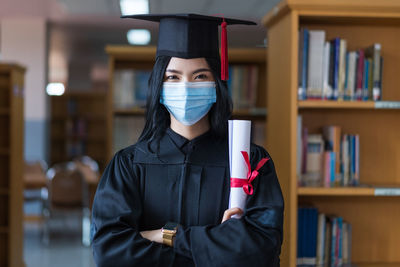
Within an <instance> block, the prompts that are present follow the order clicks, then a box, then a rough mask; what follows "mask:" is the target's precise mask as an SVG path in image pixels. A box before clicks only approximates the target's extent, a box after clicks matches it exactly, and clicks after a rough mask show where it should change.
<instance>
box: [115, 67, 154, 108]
mask: <svg viewBox="0 0 400 267" xmlns="http://www.w3.org/2000/svg"><path fill="white" fill-rule="evenodd" d="M150 73H151V71H146V70H134V69H123V70H116V71H115V72H114V80H113V83H114V97H113V104H114V107H115V108H131V107H141V106H144V105H145V104H146V97H147V88H148V81H149V78H150Z"/></svg>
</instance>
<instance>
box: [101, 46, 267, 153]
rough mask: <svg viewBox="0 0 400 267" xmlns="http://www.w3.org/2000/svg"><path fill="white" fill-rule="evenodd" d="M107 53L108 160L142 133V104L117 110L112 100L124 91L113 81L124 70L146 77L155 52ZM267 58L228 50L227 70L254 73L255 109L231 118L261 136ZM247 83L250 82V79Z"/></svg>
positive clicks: (110, 49)
mask: <svg viewBox="0 0 400 267" xmlns="http://www.w3.org/2000/svg"><path fill="white" fill-rule="evenodd" d="M106 52H107V54H108V55H109V68H110V85H109V90H108V96H107V101H108V102H107V136H108V137H107V155H108V156H109V158H111V157H112V155H113V154H114V153H115V152H116V151H117V150H118V149H121V148H123V147H126V146H128V145H130V144H133V143H134V142H136V140H137V138H138V137H139V135H140V133H141V131H142V130H143V126H144V112H145V110H144V108H143V104H142V105H139V106H138V105H135V104H134V102H133V104H132V105H127V106H125V107H124V106H123V105H122V107H121V106H119V107H118V105H116V104H115V98H116V97H117V98H118V94H119V92H118V90H121V88H122V87H123V86H121V84H120V83H119V82H117V81H116V79H117V78H116V76H117V74H118V72H119V73H121V72H123V71H126V70H128V71H132V72H135V71H136V72H143V71H147V72H148V73H149V72H150V71H151V70H152V67H153V65H154V60H155V54H156V48H155V47H134V46H107V48H106ZM266 57H267V56H266V50H265V49H263V48H257V49H238V48H232V49H229V64H230V66H233V68H235V67H239V68H240V67H241V68H242V69H247V68H253V69H255V70H256V73H255V77H256V85H255V87H254V88H255V90H254V93H255V98H254V99H255V102H254V103H255V105H253V106H252V107H246V108H241V109H234V114H233V115H234V118H237V119H239V118H240V119H251V120H252V121H253V124H254V125H257V126H255V127H257V129H255V130H258V131H261V132H262V133H261V135H262V134H263V132H264V129H265V123H266V108H265V98H266V89H265V88H266V76H265V73H266V65H265V60H266ZM245 71H246V70H245ZM239 72H240V70H239ZM253 74H254V73H253ZM118 75H120V74H118ZM122 75H123V74H122ZM246 75H247V74H246ZM236 77H237V76H236ZM231 79H232V77H231ZM246 79H249V77H247V78H246ZM141 84H143V83H141ZM122 90H123V89H122ZM126 90H127V91H128V93H127V95H129V94H130V93H129V91H130V90H135V88H134V85H133V86H131V87H130V86H127V89H126ZM243 90H247V88H246V86H243ZM122 102H124V101H122ZM234 108H235V107H234ZM117 129H118V130H117ZM255 130H254V131H255ZM117 134H118V136H117ZM127 134H128V135H127ZM121 140H122V141H121ZM124 140H126V141H124ZM263 141H264V140H262V141H260V142H259V143H261V144H263V143H264V142H263Z"/></svg>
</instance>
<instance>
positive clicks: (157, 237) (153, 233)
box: [140, 229, 163, 244]
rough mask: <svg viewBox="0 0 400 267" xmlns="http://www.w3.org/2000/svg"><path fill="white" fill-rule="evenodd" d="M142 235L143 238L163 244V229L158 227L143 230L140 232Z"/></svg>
mask: <svg viewBox="0 0 400 267" xmlns="http://www.w3.org/2000/svg"><path fill="white" fill-rule="evenodd" d="M140 234H141V236H142V237H143V238H146V239H148V240H150V241H152V242H157V243H160V244H162V243H163V238H162V232H161V229H156V230H150V231H142V232H140Z"/></svg>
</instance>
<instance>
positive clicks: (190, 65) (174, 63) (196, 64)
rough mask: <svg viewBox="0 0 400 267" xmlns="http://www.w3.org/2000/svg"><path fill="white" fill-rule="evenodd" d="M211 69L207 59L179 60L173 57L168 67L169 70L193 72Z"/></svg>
mask: <svg viewBox="0 0 400 267" xmlns="http://www.w3.org/2000/svg"><path fill="white" fill-rule="evenodd" d="M203 68H205V69H209V66H208V63H207V61H206V59H205V58H203V57H202V58H189V59H186V58H179V57H172V58H171V60H170V61H169V64H168V66H167V70H169V69H173V70H179V71H192V70H197V69H203Z"/></svg>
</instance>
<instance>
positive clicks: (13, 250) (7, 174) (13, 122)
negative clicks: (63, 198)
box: [0, 64, 25, 267]
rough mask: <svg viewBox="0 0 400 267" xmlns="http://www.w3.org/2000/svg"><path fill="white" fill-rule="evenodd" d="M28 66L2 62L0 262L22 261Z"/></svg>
mask: <svg viewBox="0 0 400 267" xmlns="http://www.w3.org/2000/svg"><path fill="white" fill-rule="evenodd" d="M24 74H25V68H23V67H21V66H18V65H15V64H0V266H10V267H11V266H24V264H23V226H22V222H23V216H22V204H23V195H22V190H23V179H22V171H23V166H24V165H23V150H24V149H23V147H24V146H23V144H24V138H23V136H24V107H23V106H24V100H23V97H24V91H23V90H24Z"/></svg>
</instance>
